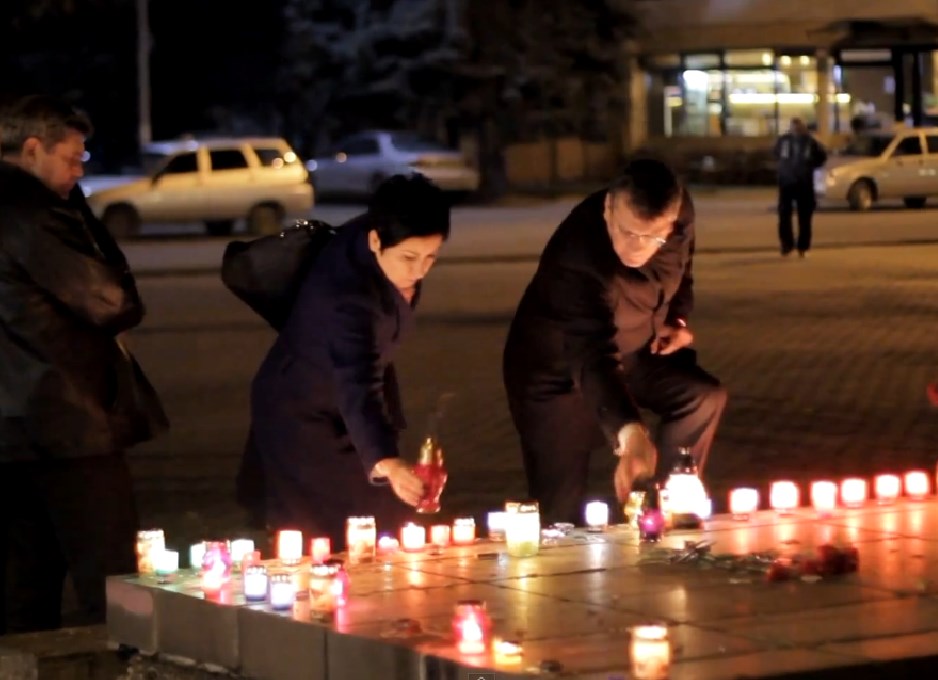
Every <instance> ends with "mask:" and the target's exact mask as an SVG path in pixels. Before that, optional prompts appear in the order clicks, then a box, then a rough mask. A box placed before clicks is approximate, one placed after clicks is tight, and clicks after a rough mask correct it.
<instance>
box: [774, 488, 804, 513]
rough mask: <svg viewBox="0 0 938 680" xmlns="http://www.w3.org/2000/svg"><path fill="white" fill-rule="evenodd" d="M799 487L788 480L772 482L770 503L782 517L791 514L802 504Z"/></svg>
mask: <svg viewBox="0 0 938 680" xmlns="http://www.w3.org/2000/svg"><path fill="white" fill-rule="evenodd" d="M800 496H801V494H800V492H799V491H798V485H797V484H795V483H794V482H791V481H788V480H781V481H777V482H772V487H771V488H770V489H769V503H770V504H771V505H772V509H773V510H775V511H776V512H778V513H779V514H780V515H787V514H790V513H791V512H792V511H793V510H794V509H795V508H797V507H798V504H799V503H800Z"/></svg>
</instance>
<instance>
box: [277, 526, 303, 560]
mask: <svg viewBox="0 0 938 680" xmlns="http://www.w3.org/2000/svg"><path fill="white" fill-rule="evenodd" d="M277 559H278V560H280V561H281V562H283V563H284V564H298V563H299V562H300V561H302V559H303V532H301V531H296V530H293V529H284V530H283V531H279V532H277Z"/></svg>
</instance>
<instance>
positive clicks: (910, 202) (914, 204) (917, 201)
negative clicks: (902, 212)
mask: <svg viewBox="0 0 938 680" xmlns="http://www.w3.org/2000/svg"><path fill="white" fill-rule="evenodd" d="M925 200H926V199H924V198H922V197H921V196H915V197H912V198H903V199H902V202H903V203H905V207H906V208H915V209H916V210H920V209H921V208H924V207H925Z"/></svg>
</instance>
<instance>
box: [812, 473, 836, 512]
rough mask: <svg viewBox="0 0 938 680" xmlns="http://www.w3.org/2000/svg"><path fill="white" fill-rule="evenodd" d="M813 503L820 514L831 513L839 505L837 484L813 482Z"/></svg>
mask: <svg viewBox="0 0 938 680" xmlns="http://www.w3.org/2000/svg"><path fill="white" fill-rule="evenodd" d="M811 505H812V506H813V507H814V509H815V510H816V511H817V513H818V514H819V515H829V514H831V513H832V512H834V508H836V507H837V485H836V484H834V482H828V481H819V482H811Z"/></svg>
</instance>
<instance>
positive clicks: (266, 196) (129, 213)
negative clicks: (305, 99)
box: [84, 137, 313, 237]
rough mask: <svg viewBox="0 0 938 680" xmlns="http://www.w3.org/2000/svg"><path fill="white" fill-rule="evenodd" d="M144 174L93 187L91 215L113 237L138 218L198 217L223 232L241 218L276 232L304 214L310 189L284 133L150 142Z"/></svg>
mask: <svg viewBox="0 0 938 680" xmlns="http://www.w3.org/2000/svg"><path fill="white" fill-rule="evenodd" d="M144 164H145V167H146V168H147V170H148V171H150V174H148V175H147V176H144V177H141V178H138V179H135V180H131V181H129V182H127V183H124V184H120V185H117V186H111V187H109V188H104V189H98V190H95V189H94V188H92V187H93V185H89V186H87V187H84V188H85V193H86V194H87V195H88V203H89V204H90V205H91V208H92V210H93V211H94V212H95V214H96V215H97V216H98V217H99V218H100V219H101V220H102V221H103V222H104V224H105V225H106V226H107V227H108V229H109V230H110V231H111V233H113V234H114V235H115V236H117V237H125V236H133V235H135V234H137V233H139V230H140V225H141V224H142V223H145V222H157V223H159V222H205V226H206V229H207V231H208V233H209V234H212V235H217V236H222V235H227V234H230V233H231V231H232V228H233V226H234V222H235V221H236V220H239V219H245V220H247V229H248V232H249V233H252V234H270V233H276V232H277V231H279V230H280V229H281V227H282V225H283V222H284V220H285V219H287V218H291V219H294V218H296V219H300V218H307V217H309V215H310V212H311V211H312V209H313V188H312V185H311V184H310V183H309V181H308V180H309V175H308V173H307V171H306V168H304V167H303V163H302V162H301V161H300V159H299V158H298V157H297V155H296V154H295V153H294V152H293V149H291V148H290V145H289V144H287V142H286V141H285V140H283V139H279V138H276V137H271V138H249V139H240V138H219V139H204V140H197V139H184V140H177V141H170V142H154V143H152V144H149V145H147V146H146V147H145V149H144Z"/></svg>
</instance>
